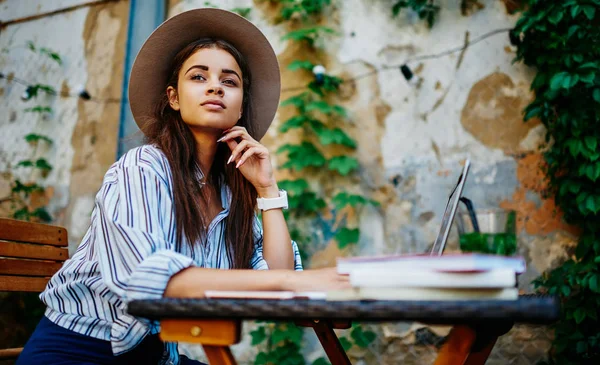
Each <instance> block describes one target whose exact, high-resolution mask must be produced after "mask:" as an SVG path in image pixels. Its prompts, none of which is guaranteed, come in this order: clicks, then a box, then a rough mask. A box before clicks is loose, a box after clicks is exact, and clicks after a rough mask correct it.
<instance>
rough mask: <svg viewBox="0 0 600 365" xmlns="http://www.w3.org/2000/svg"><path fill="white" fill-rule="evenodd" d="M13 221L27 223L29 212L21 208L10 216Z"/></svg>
mask: <svg viewBox="0 0 600 365" xmlns="http://www.w3.org/2000/svg"><path fill="white" fill-rule="evenodd" d="M12 217H13V218H14V219H17V220H20V221H28V220H29V219H30V217H31V216H30V214H29V210H27V208H21V209H19V210H16V211H15V212H14V213H13V216H12Z"/></svg>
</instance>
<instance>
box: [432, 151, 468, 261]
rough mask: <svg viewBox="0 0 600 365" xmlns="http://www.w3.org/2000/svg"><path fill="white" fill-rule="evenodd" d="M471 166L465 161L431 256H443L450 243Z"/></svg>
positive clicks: (450, 197) (447, 205) (449, 199)
mask: <svg viewBox="0 0 600 365" xmlns="http://www.w3.org/2000/svg"><path fill="white" fill-rule="evenodd" d="M470 166H471V162H470V161H469V159H467V160H466V161H465V165H464V166H463V169H462V172H461V173H460V176H459V177H458V181H457V183H456V185H455V186H454V189H452V192H451V193H450V196H449V197H448V203H447V204H446V209H445V210H444V215H443V216H442V225H441V226H440V231H439V232H438V235H437V237H436V238H435V242H434V243H433V246H432V247H431V252H430V255H431V256H441V255H442V254H443V253H444V249H445V248H446V243H447V242H448V235H449V234H450V228H452V222H453V221H454V217H455V216H456V211H457V210H458V203H459V202H460V198H461V197H462V192H463V189H464V187H465V183H466V181H467V174H468V173H469V167H470Z"/></svg>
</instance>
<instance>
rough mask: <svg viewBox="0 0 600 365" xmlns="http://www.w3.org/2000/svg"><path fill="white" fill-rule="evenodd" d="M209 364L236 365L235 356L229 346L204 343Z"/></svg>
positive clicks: (203, 346)
mask: <svg viewBox="0 0 600 365" xmlns="http://www.w3.org/2000/svg"><path fill="white" fill-rule="evenodd" d="M202 348H203V349H204V353H205V354H206V357H207V358H208V363H209V364H211V365H212V364H218V365H236V364H237V363H236V362H235V358H234V357H233V355H232V354H231V350H230V349H229V347H228V346H210V345H202Z"/></svg>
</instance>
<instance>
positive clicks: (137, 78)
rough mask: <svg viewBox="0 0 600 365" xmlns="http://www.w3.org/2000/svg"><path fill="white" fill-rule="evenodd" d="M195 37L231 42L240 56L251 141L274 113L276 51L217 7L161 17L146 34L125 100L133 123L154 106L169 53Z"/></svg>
mask: <svg viewBox="0 0 600 365" xmlns="http://www.w3.org/2000/svg"><path fill="white" fill-rule="evenodd" d="M201 38H215V39H221V40H224V41H227V42H229V43H231V44H232V45H233V46H234V47H235V48H237V50H238V51H240V53H241V54H242V55H243V56H244V57H245V58H246V61H247V62H248V66H249V68H250V73H251V76H252V80H251V82H252V84H251V86H250V90H251V94H252V100H251V101H250V102H251V103H252V107H253V113H254V115H253V117H252V120H251V123H253V126H254V127H255V128H254V129H255V133H254V134H255V135H253V136H252V137H254V138H255V139H256V140H260V139H261V138H262V137H263V136H264V135H265V133H266V132H267V129H268V128H269V125H271V122H272V121H273V117H274V116H275V112H276V111H277V106H278V105H279V94H280V90H281V79H280V74H279V64H278V62H277V56H276V55H275V52H274V51H273V48H272V47H271V44H270V43H269V41H268V40H267V38H266V37H265V36H264V34H263V33H262V32H261V31H260V30H259V29H258V28H257V27H256V26H255V25H254V24H252V23H250V22H249V21H248V20H246V19H245V18H243V17H241V16H239V15H238V14H236V13H232V12H229V11H226V10H221V9H212V8H202V9H194V10H189V11H186V12H183V13H181V14H178V15H175V16H173V17H172V18H170V19H168V20H166V21H165V22H163V23H162V24H161V25H160V26H159V27H158V28H156V29H155V30H154V32H152V34H151V35H150V36H149V37H148V39H146V41H145V42H144V44H143V45H142V48H141V49H140V51H139V53H138V54H137V56H136V58H135V61H134V63H133V67H132V69H131V76H130V78H129V105H130V107H131V112H132V113H133V118H134V119H135V122H136V123H137V125H138V127H140V129H142V130H143V128H142V127H143V125H144V123H145V122H146V121H147V120H148V117H150V116H151V115H152V112H153V111H154V106H155V105H156V103H157V102H158V101H159V100H160V98H161V97H162V96H163V95H164V93H165V92H166V88H167V81H168V78H169V76H170V75H169V73H170V71H171V67H172V62H173V59H174V57H175V55H176V54H177V53H178V52H179V51H181V50H182V49H183V48H184V47H185V46H187V45H188V44H190V43H191V42H193V41H196V40H198V39H201Z"/></svg>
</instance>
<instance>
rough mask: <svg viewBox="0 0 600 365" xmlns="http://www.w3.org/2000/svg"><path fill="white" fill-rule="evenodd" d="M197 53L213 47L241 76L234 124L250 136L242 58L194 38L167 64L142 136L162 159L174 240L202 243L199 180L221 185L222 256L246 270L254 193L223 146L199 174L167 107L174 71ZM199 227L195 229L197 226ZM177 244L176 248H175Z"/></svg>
mask: <svg viewBox="0 0 600 365" xmlns="http://www.w3.org/2000/svg"><path fill="white" fill-rule="evenodd" d="M203 48H217V49H222V50H224V51H227V52H229V53H230V54H231V55H232V56H233V58H234V59H235V60H236V62H237V64H238V66H239V67H240V70H241V71H242V77H243V80H242V83H243V92H244V96H243V102H242V108H243V110H242V118H241V119H240V120H239V121H238V123H237V125H240V126H243V127H245V128H246V129H247V130H248V132H249V133H250V135H254V133H253V125H252V123H251V122H250V121H251V120H252V110H251V109H252V108H251V103H250V100H251V97H252V95H251V94H250V83H251V77H250V76H251V75H250V69H249V67H248V64H247V62H246V60H245V59H244V57H243V56H242V54H241V53H240V52H239V51H238V50H237V49H235V48H234V47H233V46H232V45H231V44H229V43H227V42H225V41H223V40H216V39H208V38H207V39H200V40H197V41H195V42H192V43H190V44H189V45H187V46H186V47H185V48H184V49H182V50H181V51H180V52H179V53H178V54H177V55H176V56H175V58H174V59H173V67H172V68H171V70H172V71H171V76H170V78H169V81H168V83H167V85H165V93H164V96H163V98H162V99H161V100H160V102H159V103H158V104H157V105H156V110H155V112H154V118H152V120H150V121H149V122H148V123H146V127H145V128H144V134H145V135H146V139H147V142H148V143H152V144H154V145H156V146H158V147H159V148H160V149H161V150H162V152H163V153H164V154H165V156H166V157H167V160H168V161H169V165H170V167H171V175H172V179H173V200H174V203H175V222H176V229H177V237H178V238H179V239H180V240H181V239H182V238H183V237H184V236H185V237H186V238H187V241H188V242H189V244H191V245H195V244H198V243H199V242H205V239H206V234H207V229H208V225H209V223H210V222H209V221H208V220H209V217H208V216H207V212H208V204H207V198H208V195H207V192H206V190H207V189H203V188H202V185H201V184H200V181H199V177H201V176H207V178H208V179H209V180H208V181H207V183H210V184H212V186H213V187H214V188H215V189H216V191H217V194H220V191H221V187H222V186H223V184H225V185H227V186H228V187H229V189H230V190H231V193H232V199H231V205H230V206H229V216H228V217H227V219H226V222H225V242H226V244H227V254H228V257H229V260H230V262H231V265H232V267H233V268H237V269H241V268H248V267H249V265H250V259H251V257H252V253H253V250H254V234H253V223H254V213H255V207H256V197H257V192H256V189H255V188H254V187H253V186H252V185H251V184H250V183H249V182H248V180H246V179H245V178H244V176H243V175H242V174H241V173H240V171H239V170H238V169H236V168H235V166H234V164H229V165H227V163H226V162H227V160H228V158H229V156H230V155H231V152H230V150H229V147H227V144H225V143H219V144H218V147H217V152H216V154H215V159H214V161H213V164H212V167H211V169H210V171H209V173H208V174H206V172H203V171H201V169H200V163H199V161H198V153H197V148H196V147H197V146H196V140H195V139H194V136H193V134H192V132H191V130H190V128H189V127H188V126H187V125H186V124H185V123H184V121H183V120H182V119H181V115H180V113H179V112H178V111H175V110H173V109H172V108H171V106H170V104H169V100H168V97H167V93H166V89H167V87H168V86H172V87H174V88H175V89H177V80H178V76H179V71H180V70H181V67H182V65H183V63H184V62H185V61H186V60H187V59H188V58H189V57H190V56H192V55H193V54H194V53H195V52H197V51H198V50H200V49H203ZM199 223H200V224H199ZM178 244H179V243H178Z"/></svg>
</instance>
